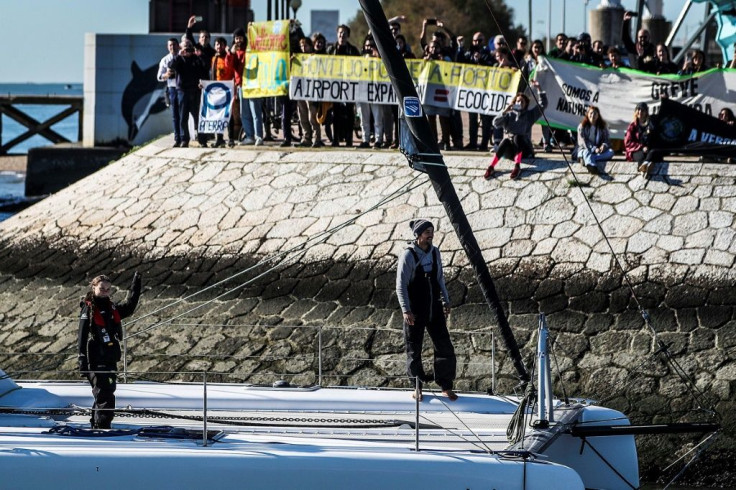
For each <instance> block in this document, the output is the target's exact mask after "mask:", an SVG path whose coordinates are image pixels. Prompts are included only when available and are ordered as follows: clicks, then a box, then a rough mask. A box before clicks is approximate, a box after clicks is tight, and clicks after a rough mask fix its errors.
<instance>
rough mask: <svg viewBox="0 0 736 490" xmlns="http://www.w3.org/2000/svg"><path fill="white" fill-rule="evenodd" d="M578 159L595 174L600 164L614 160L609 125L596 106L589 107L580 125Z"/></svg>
mask: <svg viewBox="0 0 736 490" xmlns="http://www.w3.org/2000/svg"><path fill="white" fill-rule="evenodd" d="M578 157H579V158H580V160H582V162H583V164H584V165H585V168H586V170H588V172H590V173H593V174H597V173H598V171H599V170H598V165H597V164H598V162H606V161H608V160H610V159H611V158H613V150H612V149H611V141H610V139H609V137H608V125H607V124H606V121H605V120H603V116H601V114H600V110H599V109H598V108H597V107H595V106H590V107H588V110H587V111H586V112H585V117H584V118H583V120H582V122H581V123H580V124H579V125H578Z"/></svg>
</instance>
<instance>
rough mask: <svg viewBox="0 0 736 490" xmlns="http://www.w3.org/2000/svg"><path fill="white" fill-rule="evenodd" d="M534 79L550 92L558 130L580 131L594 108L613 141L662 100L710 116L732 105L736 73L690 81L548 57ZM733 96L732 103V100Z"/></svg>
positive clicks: (550, 114) (550, 110)
mask: <svg viewBox="0 0 736 490" xmlns="http://www.w3.org/2000/svg"><path fill="white" fill-rule="evenodd" d="M535 76H536V79H537V81H538V82H539V84H540V85H541V88H542V90H544V91H546V92H547V98H548V99H549V106H548V108H547V110H546V111H545V114H546V116H547V119H548V120H549V121H550V123H551V125H552V126H554V127H559V128H565V129H573V130H574V129H576V128H577V126H578V124H580V121H581V120H582V119H583V116H584V115H585V111H586V110H587V108H588V107H589V106H591V105H594V106H596V107H598V108H599V109H600V113H601V116H602V117H603V118H604V119H605V121H606V122H607V123H608V125H609V129H610V131H611V137H612V138H616V139H622V138H623V137H624V134H625V132H626V128H627V127H628V125H629V123H630V122H631V121H632V119H633V115H634V108H635V107H636V104H637V103H639V102H646V103H647V104H649V111H650V113H651V114H656V113H657V112H658V111H659V107H660V102H661V100H662V99H663V98H669V99H670V100H673V101H676V102H679V103H681V104H685V105H686V106H688V107H690V108H693V109H696V110H698V111H701V112H703V113H705V114H707V115H709V116H715V115H717V114H718V112H719V111H720V110H721V109H722V108H724V107H730V106H732V105H733V96H729V95H728V94H733V93H734V90H736V70H717V69H714V70H709V71H706V72H703V73H698V74H695V75H689V76H678V75H661V76H657V75H652V74H649V73H645V72H641V71H637V70H630V69H627V68H621V69H616V70H614V69H610V68H605V69H601V68H596V67H592V66H587V65H581V64H578V63H571V62H569V61H562V60H556V59H549V58H544V59H543V60H541V62H540V63H539V65H538V66H537V69H536V70H535ZM729 97H730V100H729Z"/></svg>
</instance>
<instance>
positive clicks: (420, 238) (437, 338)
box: [396, 219, 457, 401]
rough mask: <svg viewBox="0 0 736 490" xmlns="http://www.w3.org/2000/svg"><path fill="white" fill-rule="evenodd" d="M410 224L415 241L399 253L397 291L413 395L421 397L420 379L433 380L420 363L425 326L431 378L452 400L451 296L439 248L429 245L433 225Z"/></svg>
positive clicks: (455, 396)
mask: <svg viewBox="0 0 736 490" xmlns="http://www.w3.org/2000/svg"><path fill="white" fill-rule="evenodd" d="M409 226H410V227H411V229H412V232H413V233H414V241H413V242H410V246H409V247H407V248H406V249H405V250H404V252H403V253H402V254H401V255H400V256H399V264H398V268H397V270H396V295H397V296H398V298H399V304H400V305H401V312H402V314H403V317H404V342H405V347H406V367H407V372H408V374H409V376H410V377H411V378H412V379H418V383H417V388H416V390H415V392H414V395H413V396H414V398H415V399H417V400H419V401H421V400H422V382H426V381H430V380H432V376H431V375H427V374H425V372H424V367H423V366H422V343H423V341H424V330H425V329H426V330H427V333H429V337H430V338H431V339H432V343H433V344H434V380H435V382H436V383H437V384H438V385H440V388H442V394H443V395H444V396H446V397H447V398H449V399H450V400H453V401H454V400H457V394H455V392H454V391H453V382H454V381H455V375H456V370H457V360H456V358H455V348H454V347H453V345H452V341H451V340H450V333H449V332H448V331H447V321H446V317H447V316H448V315H449V314H450V296H449V294H448V293H447V287H446V286H445V276H444V273H443V271H442V257H441V256H440V251H439V249H438V248H437V247H435V246H434V245H432V241H433V239H434V225H433V224H432V223H431V222H430V221H427V220H425V219H417V220H414V221H411V222H409Z"/></svg>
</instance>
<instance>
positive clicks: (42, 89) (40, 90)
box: [0, 83, 82, 154]
mask: <svg viewBox="0 0 736 490" xmlns="http://www.w3.org/2000/svg"><path fill="white" fill-rule="evenodd" d="M8 95H77V96H81V95H82V84H81V83H72V84H64V83H0V97H6V96H8ZM17 108H18V109H19V110H21V111H23V112H25V113H26V114H28V115H29V116H31V117H32V118H34V119H35V120H37V121H39V122H42V121H46V120H47V119H49V118H51V117H53V116H55V115H56V114H58V113H60V112H61V111H63V110H64V109H65V108H66V106H54V105H19V106H17ZM77 121H78V117H77V116H75V115H72V116H69V117H67V118H66V119H63V120H61V121H59V122H58V123H56V124H54V125H53V126H51V129H53V130H54V131H56V132H57V133H59V134H60V135H62V136H64V137H65V138H67V139H68V140H70V141H76V139H77V133H78V126H79V125H78V122H77ZM25 129H26V127H25V126H23V125H21V124H19V123H17V122H16V121H14V120H13V119H10V118H9V117H7V116H2V134H1V135H0V137H1V139H0V141H2V142H3V143H6V142H8V141H10V140H12V139H13V138H15V137H16V136H18V135H20V134H22V133H23V132H24V131H25ZM49 144H51V142H50V141H49V140H47V139H46V138H44V137H42V136H38V135H36V136H33V137H32V138H30V139H27V140H25V141H23V142H22V143H20V144H18V145H17V146H14V147H13V148H11V149H10V151H9V152H10V153H16V154H25V153H28V150H29V149H31V148H35V147H37V146H46V145H49Z"/></svg>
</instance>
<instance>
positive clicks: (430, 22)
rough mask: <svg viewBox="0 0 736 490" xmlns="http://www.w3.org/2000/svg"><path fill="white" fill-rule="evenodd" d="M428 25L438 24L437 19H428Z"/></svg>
mask: <svg viewBox="0 0 736 490" xmlns="http://www.w3.org/2000/svg"><path fill="white" fill-rule="evenodd" d="M427 25H428V26H436V25H437V19H427Z"/></svg>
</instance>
